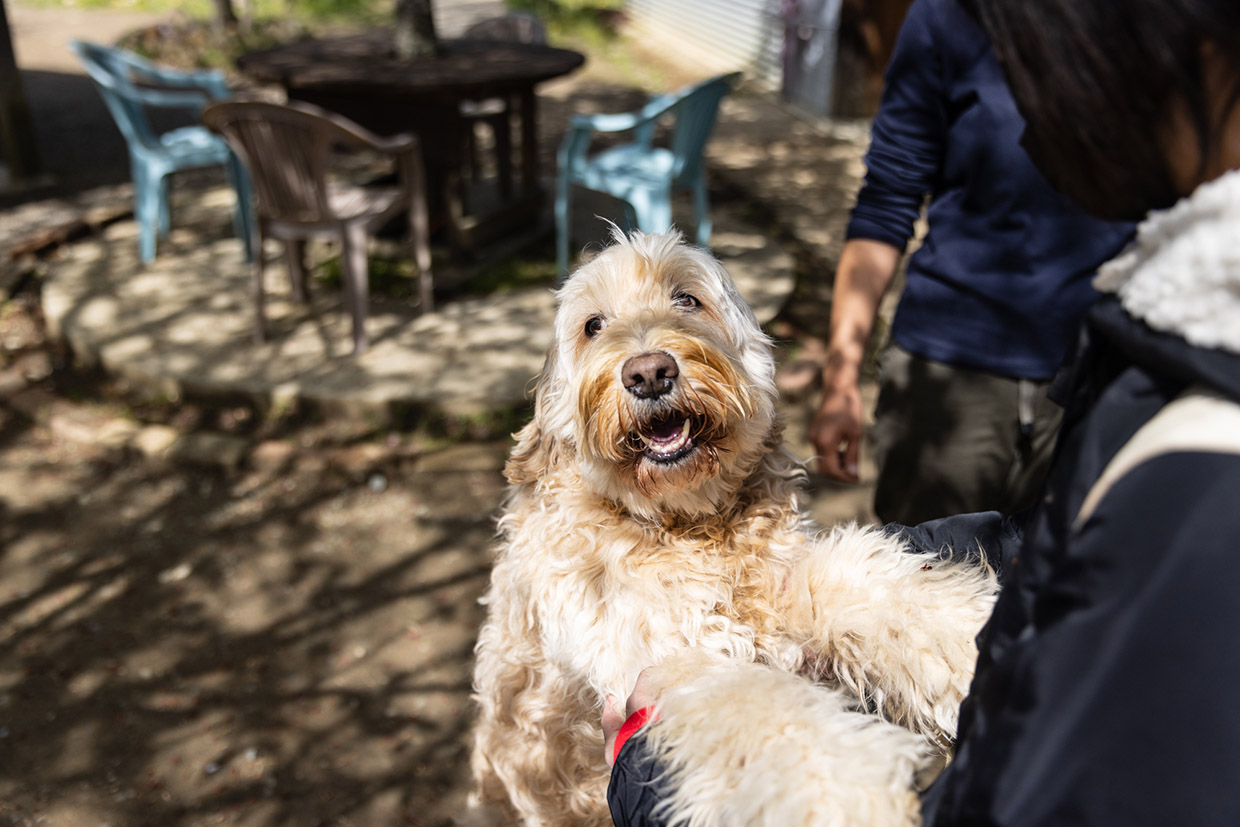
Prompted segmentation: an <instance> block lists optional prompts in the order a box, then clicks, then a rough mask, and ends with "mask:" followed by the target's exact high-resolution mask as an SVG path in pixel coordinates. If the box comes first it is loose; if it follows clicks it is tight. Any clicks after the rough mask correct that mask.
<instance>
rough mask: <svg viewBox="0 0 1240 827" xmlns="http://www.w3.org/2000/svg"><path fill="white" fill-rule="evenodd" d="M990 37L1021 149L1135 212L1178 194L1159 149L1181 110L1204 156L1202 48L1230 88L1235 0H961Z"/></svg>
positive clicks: (1214, 131) (1107, 212)
mask: <svg viewBox="0 0 1240 827" xmlns="http://www.w3.org/2000/svg"><path fill="white" fill-rule="evenodd" d="M961 5H963V6H964V7H965V9H966V10H967V11H968V12H969V13H970V14H972V15H973V17H974V18H975V19H977V21H978V23H980V24H981V26H982V28H983V29H984V30H985V31H986V33H987V35H988V36H989V37H990V39H991V42H992V43H993V44H994V47H995V52H996V53H997V55H998V57H999V62H1000V63H1001V64H1002V65H1003V67H1004V71H1005V73H1006V74H1007V78H1008V84H1009V85H1010V86H1011V88H1012V95H1013V96H1014V97H1015V99H1016V102H1017V105H1018V106H1019V107H1020V110H1021V112H1022V114H1024V116H1025V120H1026V122H1027V124H1028V126H1027V129H1026V132H1025V141H1024V145H1025V149H1026V151H1028V153H1029V155H1030V157H1031V158H1032V159H1033V161H1034V163H1036V164H1037V165H1038V166H1039V168H1041V170H1042V172H1043V174H1045V175H1046V177H1047V178H1048V179H1049V180H1050V181H1051V183H1053V184H1054V185H1055V186H1056V187H1058V188H1059V189H1060V190H1062V191H1063V192H1064V193H1065V194H1066V195H1068V196H1069V197H1070V198H1072V199H1073V200H1075V201H1077V202H1078V203H1079V204H1081V206H1083V207H1084V208H1085V209H1087V210H1089V211H1090V212H1093V213H1095V214H1098V215H1101V216H1103V217H1107V218H1139V217H1141V216H1142V215H1144V214H1145V213H1146V212H1147V211H1149V210H1151V209H1157V208H1161V207H1167V206H1170V205H1171V204H1172V203H1173V202H1174V201H1175V200H1176V198H1177V197H1178V196H1179V195H1180V193H1179V192H1177V190H1176V186H1175V184H1174V180H1173V176H1172V173H1171V169H1170V167H1169V164H1168V162H1167V158H1166V153H1165V151H1166V147H1167V143H1166V142H1167V140H1168V139H1169V137H1170V128H1169V123H1170V122H1171V119H1172V118H1173V117H1174V113H1175V112H1177V111H1179V112H1182V113H1184V115H1186V116H1187V117H1188V118H1189V121H1190V122H1191V124H1192V125H1193V126H1194V127H1195V130H1196V134H1197V137H1198V140H1199V146H1200V149H1201V159H1202V164H1203V165H1204V164H1205V163H1206V161H1207V159H1208V158H1209V156H1210V153H1211V152H1212V151H1213V150H1214V148H1215V145H1216V144H1217V142H1218V141H1219V140H1220V138H1221V134H1220V130H1221V128H1222V126H1223V121H1222V120H1220V119H1219V117H1217V112H1216V111H1215V110H1212V107H1211V103H1210V101H1209V100H1208V99H1207V93H1206V88H1205V82H1204V81H1205V78H1204V72H1203V68H1204V66H1203V58H1202V55H1203V47H1204V46H1205V44H1206V43H1207V42H1208V43H1210V44H1212V47H1213V48H1216V49H1217V51H1218V53H1219V56H1220V57H1221V58H1222V59H1223V60H1224V61H1225V64H1226V65H1227V66H1228V67H1229V70H1230V78H1229V80H1230V88H1229V89H1227V90H1226V93H1227V95H1228V97H1227V98H1226V101H1227V106H1226V107H1225V109H1224V114H1223V118H1224V119H1225V118H1226V115H1227V114H1228V113H1230V111H1231V108H1232V107H1233V106H1234V105H1235V104H1236V101H1237V97H1238V96H1240V0H961Z"/></svg>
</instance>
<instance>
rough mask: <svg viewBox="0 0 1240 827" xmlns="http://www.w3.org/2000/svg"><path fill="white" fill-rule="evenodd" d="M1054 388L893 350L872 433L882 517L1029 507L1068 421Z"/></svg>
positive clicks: (883, 370)
mask: <svg viewBox="0 0 1240 827" xmlns="http://www.w3.org/2000/svg"><path fill="white" fill-rule="evenodd" d="M1049 387H1050V382H1049V381H1046V382H1040V381H1031V380H1028V379H1011V378H1008V377H1004V376H995V375H993V374H989V373H982V372H980V371H973V370H968V369H965V368H958V367H953V366H951V365H945V364H942V363H940V362H932V361H930V360H928V359H923V358H921V357H920V356H915V355H913V354H911V353H909V352H907V351H905V350H903V349H902V348H900V347H898V346H896V345H891V346H890V347H888V349H887V351H886V353H885V354H884V355H883V358H882V362H881V366H880V387H879V395H878V404H877V406H876V408H875V412H874V418H875V423H874V427H873V428H872V429H871V432H870V436H871V444H872V447H873V450H874V458H875V461H876V463H877V464H878V482H877V485H876V488H875V493H874V512H875V514H877V515H878V518H879V519H880V520H882V521H883V522H884V523H892V522H894V523H903V524H905V525H916V524H918V523H922V522H926V521H927V520H933V519H937V518H939V517H948V516H951V515H954V514H969V513H973V512H976V511H999V512H1001V513H1003V514H1013V513H1015V512H1017V511H1020V510H1022V509H1024V508H1027V507H1028V506H1030V505H1032V504H1033V502H1034V500H1035V499H1036V498H1037V496H1038V493H1039V491H1040V489H1041V487H1042V482H1043V480H1044V478H1045V476H1046V471H1047V468H1048V467H1049V465H1050V459H1051V453H1052V450H1053V448H1054V444H1055V436H1056V434H1057V433H1058V431H1059V423H1060V419H1061V415H1062V411H1061V410H1060V408H1059V406H1058V405H1056V404H1055V403H1053V402H1051V401H1050V400H1049V399H1047V396H1046V394H1047V390H1048V388H1049Z"/></svg>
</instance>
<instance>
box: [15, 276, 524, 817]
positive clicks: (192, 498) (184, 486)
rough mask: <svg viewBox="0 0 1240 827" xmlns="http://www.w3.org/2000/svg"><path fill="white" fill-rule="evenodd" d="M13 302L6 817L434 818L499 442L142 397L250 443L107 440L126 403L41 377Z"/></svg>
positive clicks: (483, 566) (495, 493)
mask: <svg viewBox="0 0 1240 827" xmlns="http://www.w3.org/2000/svg"><path fill="white" fill-rule="evenodd" d="M16 304H17V305H18V308H17V309H14V306H13V305H12V304H11V305H10V306H9V309H8V310H7V311H6V313H5V316H4V319H3V322H2V323H0V347H3V353H4V355H3V357H2V358H3V362H5V363H7V365H8V367H7V368H6V369H5V370H4V371H3V372H2V373H0V383H2V384H4V385H5V386H6V387H9V388H12V387H13V386H15V385H17V384H19V381H20V383H21V384H22V385H23V386H24V387H23V388H22V389H21V390H19V391H17V392H16V393H14V394H12V395H11V396H9V397H8V398H6V399H4V401H3V402H2V403H0V549H3V551H2V552H0V824H19V825H27V824H31V825H33V824H51V825H57V827H62V826H63V827H77V825H83V827H85V825H102V824H110V825H206V824H217V823H229V824H246V825H313V824H340V825H345V824H359V825H361V824H367V825H377V824H417V825H436V824H447V823H449V821H450V818H451V816H452V814H453V813H455V812H459V805H460V801H461V796H462V790H463V784H462V782H463V779H464V778H465V772H466V769H465V768H466V764H467V761H466V755H467V745H466V739H465V732H466V729H467V727H468V724H469V720H470V714H469V710H468V708H469V699H468V693H469V670H470V660H471V648H472V645H473V640H474V636H475V632H476V629H477V626H478V623H479V620H480V611H481V610H480V607H479V605H478V600H477V598H478V597H479V595H480V594H481V592H482V590H483V588H484V585H485V583H486V579H487V573H488V566H487V560H488V552H487V550H488V547H489V544H490V539H491V536H492V533H493V515H494V513H495V510H496V507H497V503H498V502H499V500H500V497H501V495H502V491H503V480H502V478H501V475H500V473H499V468H500V463H501V462H502V457H503V454H504V452H505V451H506V449H507V440H506V439H499V440H494V441H492V440H481V441H477V440H473V441H468V440H467V441H454V442H449V441H445V440H435V439H431V438H428V437H417V436H414V435H412V434H402V433H400V432H396V431H393V432H392V433H390V434H386V435H384V434H379V435H376V434H374V433H365V432H362V431H359V430H357V429H356V428H355V429H353V430H352V431H351V430H350V428H348V427H343V426H340V425H326V424H322V423H317V424H316V423H305V424H298V425H291V424H288V423H284V424H280V425H274V426H273V425H271V424H263V423H259V424H257V425H255V423H254V422H253V420H252V416H253V414H252V412H251V411H250V410H249V409H247V408H244V407H227V406H224V407H218V408H213V409H210V410H208V409H204V408H201V407H197V406H194V405H190V404H180V405H174V404H168V403H166V402H161V403H159V404H158V405H153V406H152V407H151V408H150V410H146V411H143V410H142V409H141V407H138V408H137V409H136V410H137V413H138V415H143V416H145V418H146V419H147V420H148V421H150V420H151V419H153V418H154V419H162V420H163V421H165V422H167V423H169V424H170V425H171V426H172V427H176V428H179V429H182V430H192V429H193V427H194V426H195V424H200V423H202V421H203V420H204V417H205V418H209V419H210V420H211V423H212V424H213V425H215V426H216V427H217V428H218V427H221V426H223V427H225V428H226V427H228V425H229V423H232V427H233V435H234V437H235V438H237V439H240V438H241V435H242V434H244V435H245V437H246V444H247V445H249V446H251V449H250V450H249V452H248V453H247V455H246V457H245V461H244V464H243V465H242V466H240V467H232V468H230V467H228V464H229V460H228V459H227V458H226V457H225V456H223V454H224V453H226V452H221V454H220V455H214V456H213V455H210V454H208V455H206V456H200V457H195V458H181V459H179V460H176V461H168V460H159V459H154V458H146V457H143V456H140V455H134V454H132V453H128V454H127V453H120V452H117V451H115V450H112V449H110V448H109V447H108V439H107V434H108V433H109V429H110V428H115V427H117V425H118V423H125V422H127V421H131V420H132V418H133V416H134V410H135V409H134V408H132V407H131V408H129V409H128V410H126V409H125V408H123V407H122V406H121V400H122V399H123V398H124V396H123V393H122V392H121V390H120V389H117V388H115V387H110V386H108V384H107V382H106V380H104V381H101V382H95V381H92V380H91V378H90V377H82V376H80V375H76V374H74V373H73V372H71V371H66V370H54V371H52V372H51V373H48V371H49V370H50V369H52V368H54V367H57V365H56V364H55V363H56V356H55V355H54V353H52V351H51V349H49V348H47V347H46V346H45V345H44V344H43V343H42V342H40V340H39V339H40V331H39V328H38V326H37V324H35V323H34V322H35V321H36V314H32V313H30V312H29V310H30V308H29V297H23V298H22V300H21V301H19V302H17V303H16ZM22 305H26V306H22ZM41 375H42V378H39V377H40V376H41ZM19 377H20V379H19ZM31 380H34V381H31ZM222 433H223V435H225V436H227V435H228V432H227V431H222Z"/></svg>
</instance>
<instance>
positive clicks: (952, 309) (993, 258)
mask: <svg viewBox="0 0 1240 827" xmlns="http://www.w3.org/2000/svg"><path fill="white" fill-rule="evenodd" d="M1024 128H1025V122H1024V120H1023V119H1022V118H1021V116H1020V113H1019V112H1018V111H1017V110H1016V105H1015V103H1014V102H1013V100H1012V97H1011V94H1010V93H1009V92H1008V88H1007V85H1006V83H1005V81H1004V79H1003V74H1002V70H1001V69H1000V68H999V65H998V62H997V61H996V60H995V58H994V53H993V51H992V50H991V48H990V45H989V43H988V42H987V40H986V38H985V35H984V34H983V33H982V31H981V30H980V29H979V28H978V27H977V25H976V24H975V23H973V21H972V20H971V19H970V18H969V17H968V16H967V15H966V14H965V13H964V12H963V11H962V10H961V9H960V8H959V6H958V5H957V4H956V2H955V0H916V1H915V2H914V3H913V5H912V6H911V7H910V9H909V12H908V17H907V18H906V19H905V22H904V25H903V27H902V28H901V30H900V37H899V39H898V41H897V44H896V48H895V52H894V54H893V55H892V59H891V63H890V65H889V66H888V69H887V75H886V86H885V89H884V93H883V100H882V104H881V107H880V109H879V113H878V115H877V117H876V118H875V120H874V126H873V133H872V139H871V145H870V149H869V152H868V154H867V155H866V165H867V174H866V178H865V185H864V186H863V187H862V189H861V191H860V193H859V194H858V196H857V205H856V208H855V209H854V211H853V215H852V220H851V222H850V224H849V226H848V238H850V239H851V238H867V239H873V240H878V241H883V242H886V243H888V244H891V245H892V246H894V247H896V248H898V249H900V250H903V249H904V248H905V247H906V246H907V244H908V241H909V239H910V238H911V237H912V236H913V234H914V223H915V222H916V220H917V217H918V215H919V213H920V210H921V206H922V204H923V203H924V202H925V200H926V198H927V197H929V198H930V205H929V208H928V223H929V232H928V234H927V236H926V238H925V240H924V242H923V244H922V246H921V247H920V248H919V249H918V250H917V251H916V252H915V253H914V254H913V255H912V256H911V257H910V260H909V264H908V278H907V285H906V287H905V290H904V294H903V296H902V297H901V299H900V303H899V306H898V308H897V310H896V316H895V322H894V324H893V327H892V337H893V338H894V339H895V341H896V342H897V343H898V344H899V345H900V346H901V347H903V348H904V349H906V350H908V351H910V352H912V353H915V354H917V355H919V356H922V357H924V358H927V359H932V360H934V361H937V362H944V363H947V364H950V365H957V366H960V367H969V368H974V369H978V370H983V371H987V372H989V373H995V374H999V375H1001V376H1011V377H1016V378H1026V379H1048V378H1050V377H1051V376H1053V375H1054V373H1055V370H1056V369H1057V368H1058V367H1059V363H1060V361H1061V360H1062V358H1063V355H1064V353H1065V352H1066V351H1067V348H1068V345H1069V344H1070V343H1071V340H1072V336H1073V334H1074V332H1075V330H1076V329H1077V326H1078V323H1079V322H1080V319H1081V315H1082V314H1083V313H1084V311H1085V308H1086V307H1088V306H1089V305H1090V304H1091V303H1092V302H1093V301H1094V300H1095V298H1096V294H1095V293H1094V291H1093V289H1092V288H1091V287H1090V284H1089V281H1090V279H1091V277H1092V276H1093V274H1094V271H1095V270H1096V269H1097V266H1098V265H1099V264H1101V263H1102V262H1103V261H1106V260H1107V259H1109V258H1111V257H1113V256H1114V255H1115V253H1117V252H1118V251H1119V250H1120V249H1121V248H1122V247H1123V246H1124V245H1125V244H1126V243H1127V241H1128V240H1129V239H1130V238H1131V236H1132V232H1133V225H1131V224H1127V223H1111V222H1103V221H1100V220H1098V219H1095V218H1092V217H1090V216H1088V215H1086V214H1085V213H1084V212H1082V211H1081V210H1080V209H1079V208H1078V207H1076V206H1075V205H1073V204H1072V203H1070V202H1069V201H1068V200H1067V199H1065V198H1063V197H1062V196H1060V195H1059V194H1058V193H1057V192H1056V191H1055V190H1053V189H1052V188H1051V186H1050V184H1048V183H1047V182H1046V179H1045V178H1043V177H1042V175H1041V173H1039V172H1038V171H1037V169H1036V168H1035V167H1034V166H1033V163H1032V162H1031V161H1030V160H1029V157H1028V155H1026V154H1025V151H1024V150H1023V149H1022V148H1021V146H1020V138H1021V135H1022V134H1023V132H1024Z"/></svg>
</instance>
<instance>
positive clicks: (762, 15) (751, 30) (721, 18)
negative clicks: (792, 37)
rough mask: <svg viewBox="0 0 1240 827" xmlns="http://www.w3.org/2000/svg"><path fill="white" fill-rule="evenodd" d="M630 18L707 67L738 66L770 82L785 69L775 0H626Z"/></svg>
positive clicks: (724, 68)
mask: <svg viewBox="0 0 1240 827" xmlns="http://www.w3.org/2000/svg"><path fill="white" fill-rule="evenodd" d="M626 9H627V10H628V12H629V15H630V18H631V20H632V22H633V24H634V25H635V26H636V27H638V28H642V29H645V30H648V31H650V32H651V33H652V35H656V36H658V37H659V38H660V40H663V41H666V42H668V43H669V45H670V46H674V47H676V48H680V49H681V50H682V51H683V52H684V54H685V57H686V58H688V59H692V60H696V61H699V62H701V63H702V64H703V66H704V67H705V68H707V69H708V70H709V71H719V72H726V71H730V70H734V69H740V70H742V71H744V72H745V73H746V75H747V76H748V77H749V78H750V79H751V80H756V81H759V82H762V83H765V84H767V85H769V86H771V87H772V88H776V87H778V86H779V83H780V79H781V76H782V74H783V69H782V64H781V49H782V43H783V34H784V28H783V23H782V21H781V19H780V16H779V9H780V3H779V0H628V3H627V5H626Z"/></svg>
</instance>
